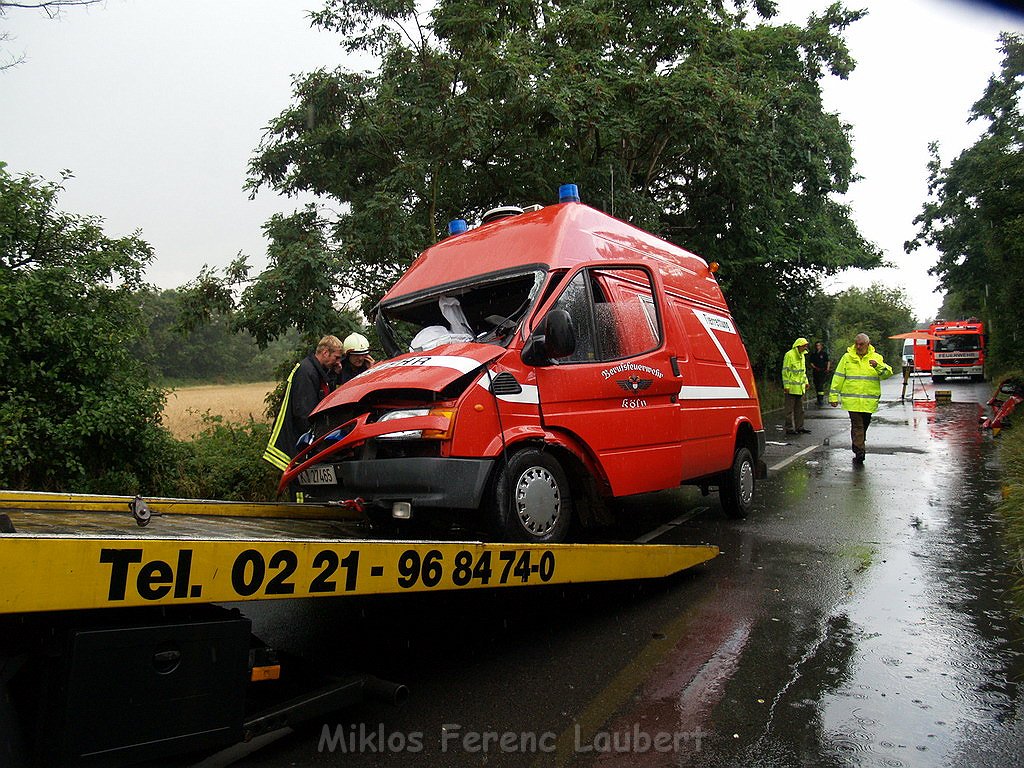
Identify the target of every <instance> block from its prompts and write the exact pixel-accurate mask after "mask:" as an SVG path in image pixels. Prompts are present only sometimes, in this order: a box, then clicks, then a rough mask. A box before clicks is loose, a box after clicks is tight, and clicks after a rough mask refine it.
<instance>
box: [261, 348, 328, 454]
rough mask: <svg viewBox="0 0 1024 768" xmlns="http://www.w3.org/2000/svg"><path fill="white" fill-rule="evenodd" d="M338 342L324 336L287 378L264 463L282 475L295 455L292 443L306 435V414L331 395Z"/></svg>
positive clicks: (307, 429)
mask: <svg viewBox="0 0 1024 768" xmlns="http://www.w3.org/2000/svg"><path fill="white" fill-rule="evenodd" d="M341 354H342V352H341V341H339V340H338V337H337V336H324V337H323V338H322V339H320V342H319V343H318V344H317V345H316V351H314V352H311V353H310V354H308V355H307V356H306V357H305V358H304V359H303V360H302V362H300V363H298V364H297V365H296V366H295V367H294V368H292V372H291V373H290V374H288V383H287V384H286V385H285V390H284V399H283V400H282V401H281V410H280V411H278V413H277V418H276V419H275V420H274V429H273V431H272V432H271V433H270V441H269V442H268V443H267V450H266V451H264V452H263V459H264V461H269V462H270V463H271V464H273V465H274V466H275V467H277V468H278V469H280V470H281V471H282V472H283V471H284V470H285V469H286V468H287V467H288V463H289V462H290V461H291V459H292V457H293V456H295V454H296V453H297V452H298V451H297V450H296V443H297V442H298V440H299V438H300V437H301V436H302V435H303V434H305V433H306V432H308V431H309V428H310V423H309V414H310V413H312V411H313V409H314V408H316V406H317V404H318V403H319V402H320V401H321V400H323V399H324V398H325V397H326V396H327V395H328V393H330V391H331V382H332V380H333V376H332V374H331V371H333V370H334V369H335V368H337V366H338V365H339V363H340V362H341Z"/></svg>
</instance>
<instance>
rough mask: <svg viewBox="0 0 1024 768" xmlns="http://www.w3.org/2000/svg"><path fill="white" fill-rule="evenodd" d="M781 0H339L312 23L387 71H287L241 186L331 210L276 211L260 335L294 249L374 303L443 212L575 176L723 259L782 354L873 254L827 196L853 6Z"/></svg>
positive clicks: (442, 220)
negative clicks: (277, 106) (823, 85)
mask: <svg viewBox="0 0 1024 768" xmlns="http://www.w3.org/2000/svg"><path fill="white" fill-rule="evenodd" d="M773 13H774V3H773V2H770V1H769V0H755V1H753V2H751V1H750V0H737V2H735V3H731V4H728V5H726V4H722V3H720V2H717V1H716V0H673V1H672V2H669V3H668V4H665V3H657V4H652V3H646V2H643V1H642V0H633V1H632V2H626V3H623V2H622V1H621V0H616V1H615V2H612V0H588V1H587V2H582V3H579V2H573V3H559V2H554V1H552V0H515V1H514V2H499V3H498V4H497V5H495V4H493V3H485V2H482V0H439V2H437V3H436V4H434V5H433V6H432V10H431V11H430V13H429V16H427V17H423V16H421V15H420V14H418V13H417V11H416V9H415V7H414V4H413V3H411V2H399V3H395V2H385V1H384V0H367V1H366V2H359V3H350V2H342V1H341V0H331V2H328V3H327V4H326V6H325V8H324V9H323V10H322V11H320V12H318V13H315V14H313V19H314V23H315V24H316V25H318V26H320V27H321V28H323V29H327V30H333V31H335V32H337V33H338V34H339V35H340V36H341V42H342V45H343V47H344V48H345V49H347V50H348V51H350V52H353V53H360V54H370V55H372V56H375V57H376V59H377V61H378V62H379V65H380V66H379V69H378V70H377V71H375V72H373V73H355V72H349V71H345V70H341V69H339V70H335V71H325V70H318V71H316V72H312V73H309V74H306V75H303V76H300V77H298V78H296V81H295V94H294V95H295V101H294V103H293V104H292V106H290V107H289V108H288V109H286V110H285V111H284V112H283V113H282V114H281V115H280V116H279V117H278V118H276V119H275V120H273V121H272V122H271V124H270V126H269V128H268V131H267V133H266V135H265V138H264V141H263V143H262V145H261V146H260V148H259V150H258V152H257V154H256V156H255V157H254V158H253V160H252V163H251V166H250V180H249V186H250V188H251V189H252V190H253V192H254V193H255V192H256V191H257V190H259V189H261V188H264V187H268V188H271V189H274V190H277V191H279V192H283V193H286V194H295V193H300V192H306V193H314V194H316V195H317V196H319V198H320V199H321V200H323V201H327V202H329V203H331V204H332V207H333V211H329V210H328V209H327V208H326V206H324V207H322V208H306V209H304V210H302V211H299V212H297V213H296V214H295V215H294V216H292V217H288V218H287V220H285V221H277V222H272V225H274V226H277V225H279V224H282V223H288V224H289V225H290V226H293V227H294V229H293V230H292V231H289V232H288V236H287V243H288V244H289V248H291V249H292V250H288V249H285V248H281V249H279V250H278V254H277V260H276V263H275V265H274V266H273V267H272V268H271V269H270V270H268V272H266V273H264V274H263V275H260V276H259V277H258V278H257V279H256V281H255V283H254V284H253V286H252V287H251V288H250V292H249V293H248V296H247V297H244V298H243V315H244V316H246V317H247V320H246V322H245V327H248V328H249V329H250V330H251V331H253V333H254V335H255V336H256V338H257V339H260V338H261V337H260V333H258V332H257V331H256V330H255V329H257V328H261V327H264V324H263V323H262V321H259V320H258V319H257V318H258V317H259V316H260V315H262V314H265V313H268V312H272V311H273V310H274V307H275V304H274V303H273V302H271V301H268V300H267V297H268V296H278V295H279V294H280V292H281V290H283V289H282V285H281V280H280V276H281V274H282V273H283V272H286V271H290V270H291V267H289V266H288V264H289V263H290V262H291V261H292V260H293V259H295V260H298V262H299V263H300V264H301V265H302V268H303V269H306V268H307V267H308V266H315V268H314V269H313V270H312V273H313V274H316V275H318V277H319V279H320V283H319V285H320V286H321V288H322V289H327V290H331V291H334V290H339V289H341V288H344V289H345V290H348V291H351V292H353V293H354V294H355V295H357V296H359V297H361V298H362V300H363V306H364V308H365V307H366V306H368V305H371V304H372V303H373V302H374V301H375V299H377V298H378V297H379V296H380V294H381V293H382V291H383V290H384V289H385V288H386V287H387V286H388V285H389V284H390V283H391V282H392V281H393V280H394V278H395V277H396V276H397V275H398V274H399V273H400V272H401V271H402V270H403V269H404V268H405V267H406V266H407V265H408V264H409V262H410V261H411V259H412V258H413V257H414V255H415V253H417V252H418V251H420V250H422V249H423V248H424V247H426V246H428V245H430V244H431V243H432V242H434V241H435V240H436V239H437V238H438V237H439V236H440V234H441V233H442V232H443V231H444V227H445V224H446V222H447V221H448V220H450V219H453V218H468V219H471V220H472V219H473V218H475V217H478V216H479V215H480V214H481V213H482V212H483V211H485V210H486V209H488V208H491V207H493V206H495V205H499V204H506V203H512V202H515V203H520V204H529V203H534V202H540V203H546V202H552V197H553V195H554V191H555V189H556V188H557V185H558V184H559V183H561V182H565V181H573V182H576V183H578V184H579V185H580V188H581V190H582V192H583V196H584V202H587V203H589V204H590V205H593V206H595V207H599V208H602V209H604V210H606V211H609V212H611V213H613V214H614V215H616V216H618V217H619V218H622V219H625V220H628V221H631V222H633V223H635V224H637V225H638V226H640V227H643V228H645V229H648V230H651V231H654V232H656V233H658V234H660V235H661V236H663V237H666V238H668V239H670V240H673V241H674V242H677V243H678V244H680V245H682V246H684V247H687V248H690V249H691V250H694V251H697V252H699V253H701V254H702V255H704V256H705V257H707V258H708V259H709V260H715V261H718V262H720V263H721V264H722V269H721V272H720V273H719V274H720V278H721V280H722V282H723V283H724V286H725V288H726V291H727V294H728V295H729V298H730V301H731V304H732V306H733V308H734V311H735V313H736V315H737V317H738V320H739V324H740V327H742V328H744V330H745V333H746V335H747V339H746V340H747V345H748V347H749V349H750V351H751V353H752V356H753V357H754V359H755V362H756V363H757V364H758V365H759V366H760V365H762V364H765V363H766V361H769V360H774V358H776V357H777V356H778V355H779V354H781V352H779V350H778V347H779V342H778V339H779V338H780V337H788V336H790V335H792V334H793V333H794V332H798V330H799V327H800V326H801V325H802V324H803V323H804V322H805V321H806V319H807V318H806V311H805V310H806V307H807V304H808V298H809V297H811V296H814V295H815V294H816V293H817V292H818V291H819V287H818V286H819V279H820V278H821V277H822V276H824V275H828V274H832V273H834V272H836V271H838V270H840V269H843V268H845V267H850V266H859V267H871V266H874V265H877V264H878V263H879V262H880V254H879V253H878V251H877V249H875V248H874V247H873V246H872V245H871V244H869V243H867V242H865V241H864V240H863V238H862V237H861V236H860V234H859V233H858V231H857V229H856V227H855V226H854V224H853V223H852V221H851V219H850V217H849V211H848V210H847V208H846V207H845V206H843V205H841V204H839V203H837V202H836V200H835V197H834V195H835V193H842V192H845V191H846V190H847V188H848V185H849V184H850V182H851V181H852V180H853V178H854V177H853V172H852V167H853V159H852V154H851V149H850V143H849V138H848V126H846V125H844V124H843V123H842V122H841V121H840V120H839V118H838V117H837V116H836V115H834V114H830V113H827V112H825V111H824V109H823V107H822V102H821V93H820V81H821V79H822V78H823V77H824V76H826V75H827V74H832V75H837V76H839V77H846V76H847V75H848V73H849V72H850V71H851V70H852V68H853V61H852V59H851V58H850V56H849V53H848V51H847V48H846V45H845V43H844V41H843V39H842V36H841V35H842V32H843V30H844V29H845V28H846V27H847V26H848V25H849V24H850V23H852V22H854V21H856V20H857V19H858V18H860V16H861V15H862V14H861V13H860V12H851V11H847V10H845V9H843V8H842V6H841V5H840V4H839V3H835V4H833V5H832V6H830V7H829V8H828V9H827V10H826V11H825V12H824V13H822V14H820V15H816V16H812V17H811V18H810V19H809V20H808V22H807V24H806V26H799V25H792V24H787V25H779V26H772V25H768V24H764V23H757V24H754V23H751V22H749V21H748V16H750V17H752V18H755V19H757V18H758V17H760V18H761V19H766V18H769V17H770V16H771V15H772V14H773ZM236 274H237V270H236ZM205 277H206V278H209V275H206V276H205ZM207 284H208V281H207ZM204 291H205V289H204V290H200V291H198V293H199V295H202V294H203V293H204ZM276 306H277V307H278V308H280V307H285V308H287V309H288V310H290V311H291V312H296V311H299V310H301V309H302V308H301V307H299V306H298V304H297V303H296V302H295V301H292V300H288V301H283V302H282V301H279V302H277V304H276ZM251 307H255V310H256V311H254V312H253V311H250V308H251ZM266 327H267V328H269V329H270V330H272V329H273V328H274V327H280V323H278V324H277V325H276V326H275V325H274V324H272V323H271V324H269V325H267V326H266Z"/></svg>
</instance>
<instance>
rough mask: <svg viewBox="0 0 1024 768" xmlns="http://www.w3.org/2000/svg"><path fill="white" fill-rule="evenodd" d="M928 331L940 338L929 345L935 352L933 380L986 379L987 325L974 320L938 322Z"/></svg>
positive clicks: (933, 354)
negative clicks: (958, 377)
mask: <svg viewBox="0 0 1024 768" xmlns="http://www.w3.org/2000/svg"><path fill="white" fill-rule="evenodd" d="M928 331H929V332H930V333H932V334H934V335H935V336H938V337H939V338H938V339H937V340H935V341H929V342H928V347H927V348H928V350H929V351H930V352H931V357H932V360H931V371H932V381H936V382H938V381H945V380H946V377H947V376H967V377H969V378H970V379H972V380H973V381H982V380H984V378H985V325H984V323H982V322H981V321H980V320H978V319H977V318H973V317H972V318H971V319H970V320H953V321H946V320H936V321H935V322H934V323H932V324H931V325H930V326H929V327H928Z"/></svg>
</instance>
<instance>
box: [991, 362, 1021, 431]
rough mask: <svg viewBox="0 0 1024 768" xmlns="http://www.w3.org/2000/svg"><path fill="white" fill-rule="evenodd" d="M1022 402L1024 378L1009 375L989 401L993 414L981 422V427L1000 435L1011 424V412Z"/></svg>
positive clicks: (1000, 383)
mask: <svg viewBox="0 0 1024 768" xmlns="http://www.w3.org/2000/svg"><path fill="white" fill-rule="evenodd" d="M1021 402H1024V378H1022V377H1020V376H1008V377H1007V378H1005V379H1003V380H1002V381H1001V382H999V386H998V387H996V391H995V394H993V395H992V398H991V399H990V400H989V401H988V406H989V407H990V408H991V409H992V415H991V416H989V417H987V418H986V419H984V420H983V421H982V422H981V428H982V429H991V430H992V434H993V435H998V434H999V430H1001V429H1003V428H1004V427H1009V426H1010V414H1011V413H1013V411H1014V409H1015V408H1016V407H1017V405H1018V404H1019V403H1021Z"/></svg>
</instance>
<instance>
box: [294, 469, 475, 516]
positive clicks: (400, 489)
mask: <svg viewBox="0 0 1024 768" xmlns="http://www.w3.org/2000/svg"><path fill="white" fill-rule="evenodd" d="M333 466H334V474H335V477H336V478H337V479H338V482H337V484H336V485H302V484H298V483H297V484H296V486H297V489H298V490H300V491H301V492H302V494H303V500H304V501H308V502H325V501H341V500H345V499H354V498H361V499H362V500H363V502H364V503H365V504H366V505H368V506H377V507H384V508H389V507H391V505H392V504H394V503H395V502H396V501H408V502H411V503H412V506H413V508H416V507H438V508H443V509H478V508H479V507H480V503H481V501H482V499H483V495H484V491H485V490H486V488H487V481H488V478H490V476H491V468H492V467H493V466H494V460H493V459H453V458H435V457H417V458H400V459H368V460H350V461H339V462H337V463H336V464H333Z"/></svg>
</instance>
